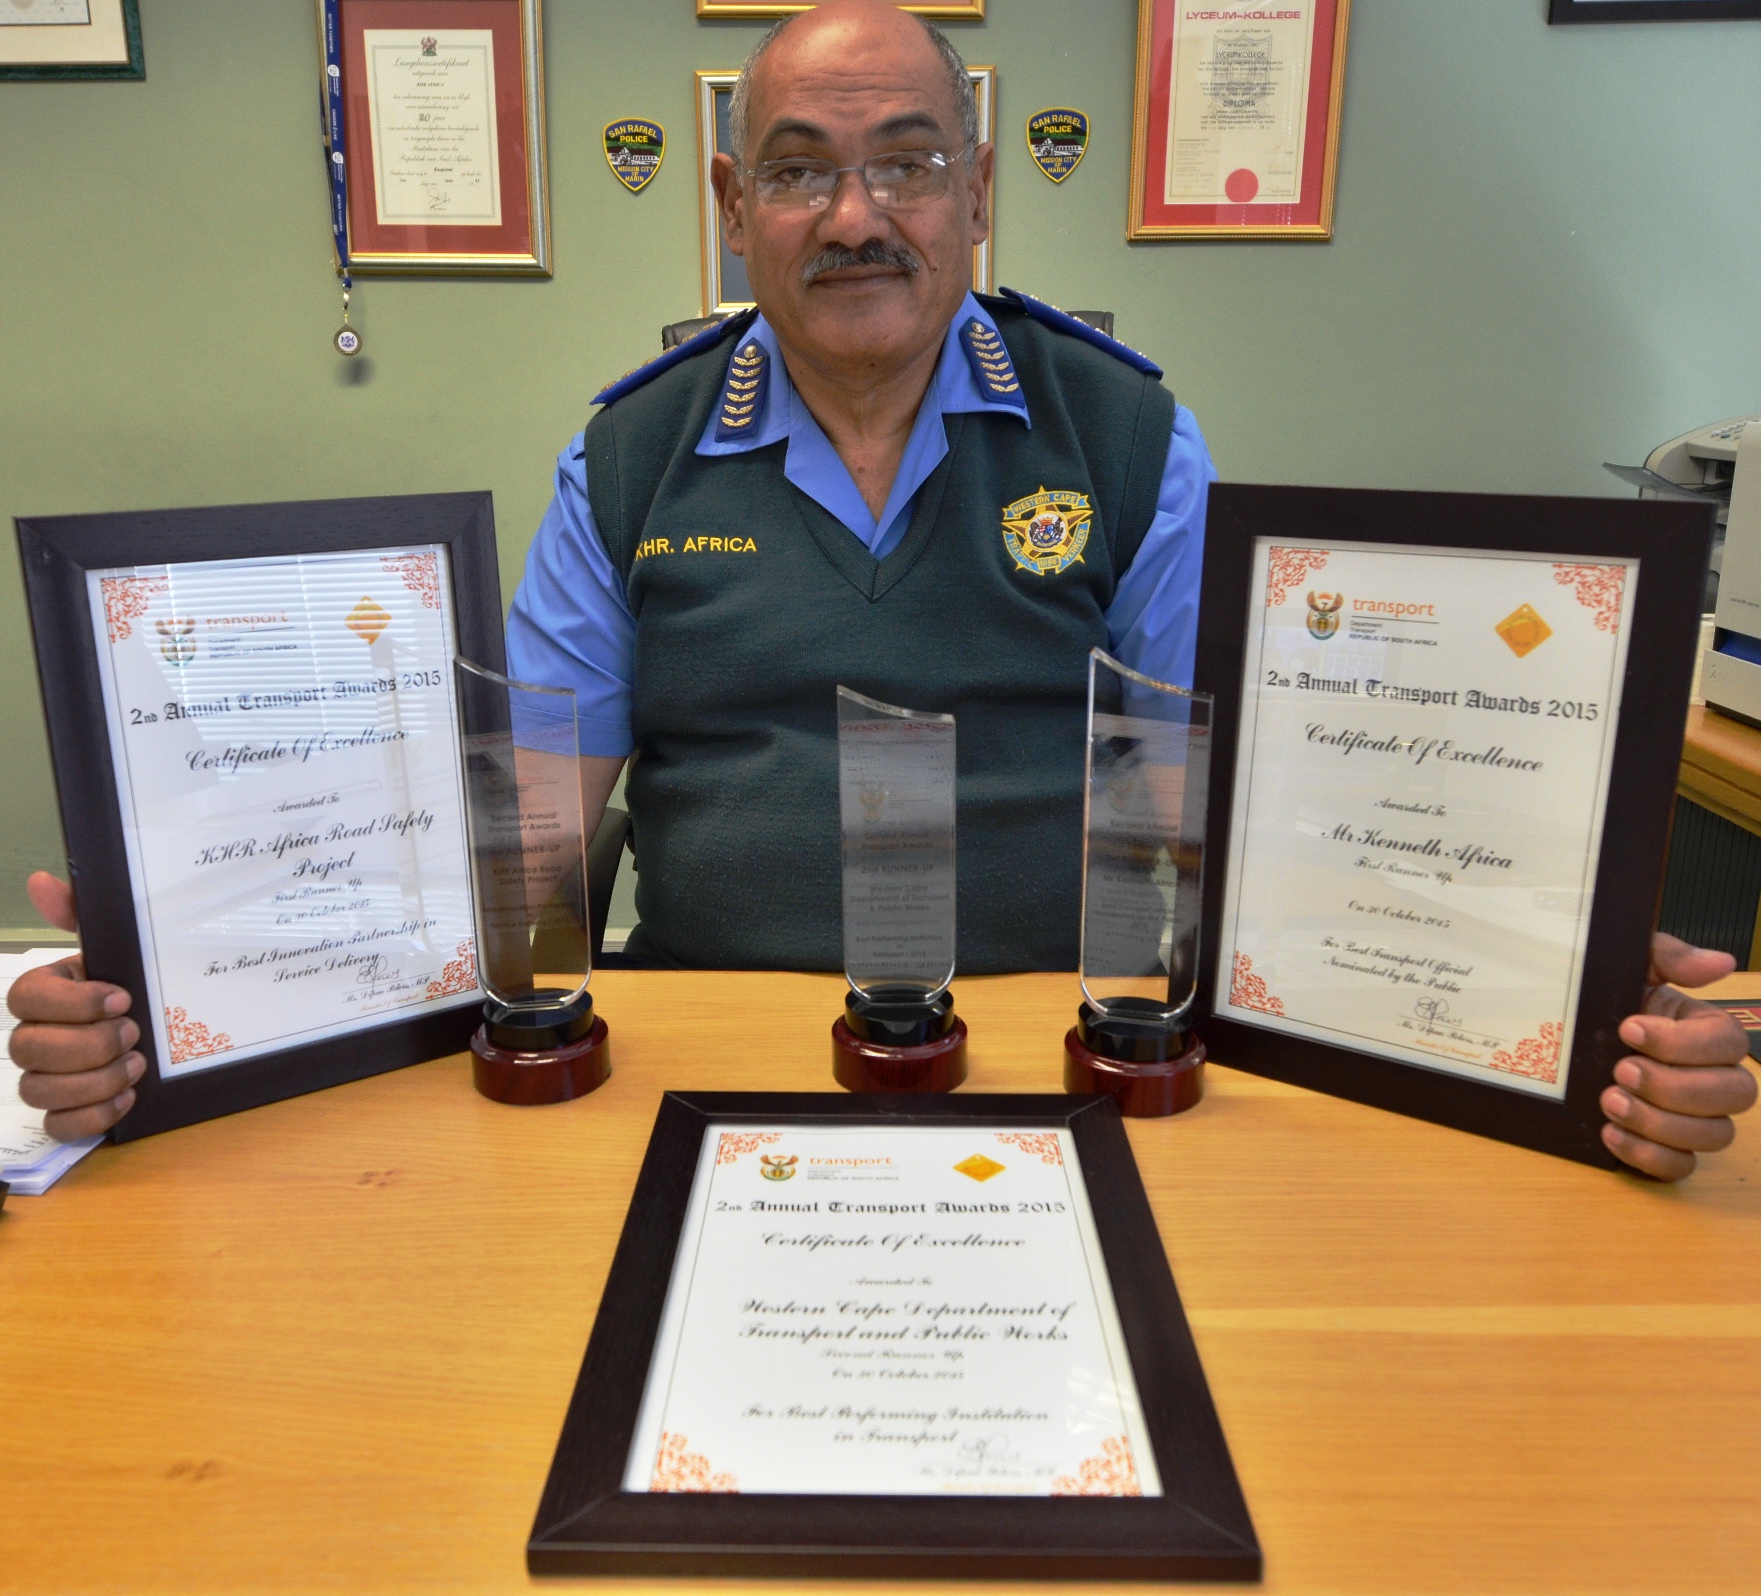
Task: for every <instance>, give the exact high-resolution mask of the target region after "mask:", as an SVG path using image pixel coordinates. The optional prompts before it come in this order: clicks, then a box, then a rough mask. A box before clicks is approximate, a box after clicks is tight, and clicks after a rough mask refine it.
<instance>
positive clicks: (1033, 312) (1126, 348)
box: [997, 288, 1162, 377]
mask: <svg viewBox="0 0 1761 1596" xmlns="http://www.w3.org/2000/svg"><path fill="white" fill-rule="evenodd" d="M997 293H998V294H999V295H1000V296H1001V297H1002V298H1004V299H1007V300H1010V301H1012V302H1013V303H1014V304H1016V305H1019V306H1020V307H1021V309H1023V310H1024V311H1026V312H1027V314H1028V315H1030V316H1031V317H1033V319H1034V320H1035V321H1037V322H1042V323H1043V324H1044V325H1046V326H1047V327H1051V328H1053V329H1055V330H1056V331H1058V332H1061V333H1068V334H1069V335H1070V336H1071V337H1072V338H1080V339H1081V340H1082V341H1083V342H1084V343H1085V344H1093V345H1094V346H1095V348H1096V349H1104V350H1106V352H1107V353H1108V354H1109V355H1112V356H1113V357H1114V359H1116V360H1123V361H1124V362H1125V364H1126V365H1128V366H1133V367H1135V368H1136V369H1137V370H1138V371H1141V372H1143V373H1144V374H1145V375H1146V376H1150V377H1160V376H1161V375H1162V368H1161V367H1160V366H1158V365H1157V364H1156V363H1155V361H1153V360H1151V359H1150V357H1149V356H1148V355H1144V354H1139V353H1138V351H1137V350H1135V349H1133V348H1132V347H1131V346H1130V345H1129V344H1122V343H1120V342H1119V340H1118V339H1117V338H1109V337H1108V336H1107V335H1106V334H1105V333H1104V332H1102V331H1101V330H1100V329H1099V328H1098V327H1091V326H1089V324H1088V323H1087V322H1086V321H1078V320H1077V319H1076V318H1075V317H1074V316H1071V315H1068V314H1066V313H1065V312H1064V311H1061V310H1059V309H1058V307H1057V306H1056V305H1048V304H1047V303H1046V302H1045V301H1044V300H1043V299H1035V298H1034V297H1033V295H1032V294H1024V293H1021V292H1020V291H1019V290H1018V289H1014V288H999V289H998V290H997Z"/></svg>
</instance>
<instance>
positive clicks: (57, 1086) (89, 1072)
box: [7, 870, 147, 1142]
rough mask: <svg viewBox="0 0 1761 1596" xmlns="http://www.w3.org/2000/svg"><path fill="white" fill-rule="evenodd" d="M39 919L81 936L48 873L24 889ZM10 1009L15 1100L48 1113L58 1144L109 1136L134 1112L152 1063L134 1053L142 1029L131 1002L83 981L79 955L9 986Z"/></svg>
mask: <svg viewBox="0 0 1761 1596" xmlns="http://www.w3.org/2000/svg"><path fill="white" fill-rule="evenodd" d="M25 890H26V891H27V892H28V893H29V894H30V898H31V902H32V903H33V904H35V905H36V909H37V913H39V914H40V915H42V917H43V918H44V919H45V920H47V921H48V922H49V924H50V925H52V926H55V927H57V928H58V929H60V930H62V931H77V930H78V929H79V923H78V921H77V920H76V919H75V918H74V908H73V890H72V889H71V888H70V887H69V886H68V884H67V883H66V882H65V881H58V880H57V879H56V878H55V877H54V876H52V875H50V874H49V872H48V871H46V870H39V871H38V872H37V873H36V874H35V875H33V876H32V877H31V878H30V880H29V881H28V882H26V883H25ZM7 1006H8V1007H9V1008H10V1009H11V1010H12V1012H13V1013H14V1014H16V1015H17V1016H18V1028H17V1029H16V1030H15V1031H13V1033H12V1061H13V1063H15V1064H16V1065H18V1067H19V1068H20V1069H21V1070H23V1071H24V1076H23V1078H22V1079H21V1080H20V1081H19V1083H18V1095H19V1096H20V1097H21V1098H22V1099H23V1100H24V1101H25V1102H26V1103H27V1104H28V1105H29V1106H30V1107H32V1108H40V1109H43V1110H45V1111H46V1112H45V1114H44V1117H43V1125H44V1127H45V1129H47V1130H48V1132H49V1134H50V1135H51V1136H53V1137H55V1138H56V1140H58V1141H63V1142H72V1141H78V1140H79V1139H80V1138H81V1137H83V1136H99V1135H102V1134H103V1133H104V1132H105V1131H107V1130H109V1129H110V1127H111V1126H112V1125H114V1124H115V1123H116V1122H117V1121H118V1120H119V1119H121V1118H122V1116H123V1115H124V1114H126V1113H127V1112H128V1111H129V1110H130V1109H131V1108H133V1107H134V1102H135V1093H134V1083H135V1082H136V1081H138V1080H139V1079H140V1078H141V1076H142V1075H143V1074H145V1073H146V1068H147V1061H146V1059H144V1058H143V1057H142V1056H141V1055H140V1054H139V1053H136V1052H134V1051H132V1049H133V1048H134V1045H135V1043H136V1042H138V1041H139V1040H140V1037H141V1028H140V1027H139V1026H138V1025H137V1024H135V1022H134V1021H133V1020H131V1019H127V1018H125V1016H126V1015H127V1013H128V1009H129V995H128V993H126V992H125V991H123V990H122V988H121V987H119V986H111V985H109V984H108V983H107V982H103V981H88V980H87V979H86V969H85V962H84V960H82V959H81V958H80V957H79V955H78V954H75V955H74V956H73V957H72V958H69V959H63V960H61V961H60V963H58V964H45V965H41V966H39V967H38V968H37V969H34V970H27V971H26V972H25V973H24V974H23V975H21V976H20V977H19V978H18V979H17V980H16V981H14V982H13V983H12V990H11V992H10V993H8V994H7Z"/></svg>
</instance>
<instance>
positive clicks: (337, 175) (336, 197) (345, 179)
mask: <svg viewBox="0 0 1761 1596" xmlns="http://www.w3.org/2000/svg"><path fill="white" fill-rule="evenodd" d="M338 6H339V0H324V150H325V154H326V156H327V157H328V164H329V167H330V228H331V233H332V236H333V237H334V239H335V242H336V266H337V270H338V272H339V273H340V274H341V276H342V326H340V327H339V328H337V330H336V337H335V338H333V339H332V340H331V342H332V343H334V344H335V346H336V352H337V353H338V354H339V355H351V356H352V355H358V354H359V353H360V352H361V335H360V333H358V332H357V331H356V330H355V329H354V328H353V327H351V326H350V325H349V293H350V291H351V290H352V289H353V288H354V279H353V277H352V275H351V274H350V272H349V171H348V163H347V161H346V160H345V159H344V149H343V123H342V24H341V21H340V19H339V18H338V15H337V11H338Z"/></svg>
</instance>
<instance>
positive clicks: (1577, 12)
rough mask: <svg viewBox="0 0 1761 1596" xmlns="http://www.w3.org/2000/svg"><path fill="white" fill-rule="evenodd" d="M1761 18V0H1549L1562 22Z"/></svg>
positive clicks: (1553, 17) (1551, 16) (1553, 19)
mask: <svg viewBox="0 0 1761 1596" xmlns="http://www.w3.org/2000/svg"><path fill="white" fill-rule="evenodd" d="M1758 18H1761V0H1549V3H1548V7H1547V20H1548V21H1549V22H1550V23H1559V22H1739V21H1743V20H1755V19H1758Z"/></svg>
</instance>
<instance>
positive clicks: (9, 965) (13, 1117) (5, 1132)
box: [0, 947, 104, 1197]
mask: <svg viewBox="0 0 1761 1596" xmlns="http://www.w3.org/2000/svg"><path fill="white" fill-rule="evenodd" d="M73 951H74V950H73V949H72V948H69V947H59V948H32V949H31V950H30V952H29V953H0V1050H6V1051H7V1052H8V1055H9V1058H10V1045H11V1037H12V1028H13V1026H15V1025H16V1024H17V1023H18V1021H16V1020H15V1019H13V1017H12V1011H11V1009H9V1008H7V1007H6V1006H5V1004H6V994H7V992H8V991H9V990H10V989H11V987H12V983H13V982H14V981H15V980H17V979H18V977H19V976H21V975H23V974H24V972H25V971H26V970H31V969H35V968H36V967H37V966H38V965H39V964H53V963H54V962H55V961H56V960H57V959H65V958H66V957H67V956H68V954H69V953H72V952H73ZM103 1139H104V1138H103V1137H102V1136H88V1137H87V1138H86V1139H85V1140H84V1141H79V1142H58V1141H56V1140H55V1139H54V1138H53V1137H52V1136H50V1134H49V1133H48V1132H47V1131H46V1130H44V1129H43V1113H42V1110H41V1109H36V1108H27V1107H25V1105H24V1104H23V1103H21V1102H20V1101H19V1099H18V1071H17V1070H16V1069H15V1068H14V1067H13V1066H12V1064H11V1063H10V1062H5V1063H0V1180H3V1181H5V1182H7V1183H8V1184H9V1185H10V1186H11V1187H12V1190H13V1193H14V1195H16V1196H20V1197H40V1196H41V1195H42V1194H43V1193H44V1192H46V1191H47V1190H48V1189H49V1188H50V1187H51V1186H53V1185H54V1184H55V1182H56V1181H58V1180H60V1179H61V1177H62V1176H63V1175H65V1174H66V1173H67V1172H68V1170H70V1169H72V1168H73V1166H74V1165H75V1164H77V1163H78V1162H79V1161H80V1160H81V1159H82V1158H84V1157H85V1156H86V1154H87V1153H89V1152H90V1151H91V1150H92V1149H93V1148H94V1147H96V1146H97V1145H98V1143H99V1142H101V1141H103Z"/></svg>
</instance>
